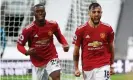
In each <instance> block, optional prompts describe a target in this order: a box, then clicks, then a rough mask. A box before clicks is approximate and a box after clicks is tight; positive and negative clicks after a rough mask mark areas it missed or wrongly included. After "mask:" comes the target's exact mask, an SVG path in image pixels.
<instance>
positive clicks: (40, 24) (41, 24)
mask: <svg viewBox="0 0 133 80" xmlns="http://www.w3.org/2000/svg"><path fill="white" fill-rule="evenodd" d="M35 23H36V24H37V25H38V26H39V27H43V26H44V25H45V24H46V22H45V21H43V22H39V21H35Z"/></svg>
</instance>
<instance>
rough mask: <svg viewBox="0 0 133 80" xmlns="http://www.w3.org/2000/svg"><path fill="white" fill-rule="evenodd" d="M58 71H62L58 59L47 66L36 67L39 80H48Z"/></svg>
mask: <svg viewBox="0 0 133 80" xmlns="http://www.w3.org/2000/svg"><path fill="white" fill-rule="evenodd" d="M56 70H61V67H60V61H59V59H58V58H54V59H52V60H50V61H49V62H48V64H47V65H46V66H43V67H35V71H36V75H37V80H48V77H49V75H50V74H51V73H52V72H54V71H56Z"/></svg>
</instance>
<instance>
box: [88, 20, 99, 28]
mask: <svg viewBox="0 0 133 80" xmlns="http://www.w3.org/2000/svg"><path fill="white" fill-rule="evenodd" d="M88 23H89V25H90V26H91V27H92V28H97V27H98V25H99V24H100V22H99V23H98V24H94V23H93V22H92V21H91V20H89V21H88Z"/></svg>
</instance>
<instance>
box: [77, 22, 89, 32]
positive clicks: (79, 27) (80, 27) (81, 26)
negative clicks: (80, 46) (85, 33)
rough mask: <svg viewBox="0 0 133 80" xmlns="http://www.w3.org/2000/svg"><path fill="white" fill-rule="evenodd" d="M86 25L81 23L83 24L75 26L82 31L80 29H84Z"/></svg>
mask: <svg viewBox="0 0 133 80" xmlns="http://www.w3.org/2000/svg"><path fill="white" fill-rule="evenodd" d="M86 26H87V24H86V23H85V24H83V25H80V26H78V27H77V31H82V30H84V29H85V27H86Z"/></svg>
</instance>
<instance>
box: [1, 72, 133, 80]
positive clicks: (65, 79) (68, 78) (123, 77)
mask: <svg viewBox="0 0 133 80" xmlns="http://www.w3.org/2000/svg"><path fill="white" fill-rule="evenodd" d="M0 80H31V75H26V76H1V77H0ZM61 80H83V79H81V78H76V77H74V76H73V75H65V74H63V75H62V78H61ZM111 80H133V73H128V74H115V75H113V76H111Z"/></svg>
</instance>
